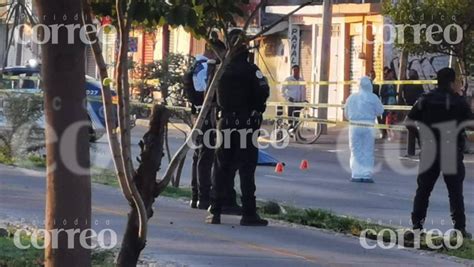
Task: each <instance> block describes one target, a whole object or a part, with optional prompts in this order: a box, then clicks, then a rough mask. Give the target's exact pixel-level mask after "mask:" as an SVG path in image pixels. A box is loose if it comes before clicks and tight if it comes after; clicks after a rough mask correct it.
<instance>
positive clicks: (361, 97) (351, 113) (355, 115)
mask: <svg viewBox="0 0 474 267" xmlns="http://www.w3.org/2000/svg"><path fill="white" fill-rule="evenodd" d="M382 113H383V105H382V102H381V101H380V99H379V98H378V97H377V96H376V95H375V94H374V93H373V85H372V81H371V80H370V79H369V77H362V78H361V79H360V82H359V91H358V92H354V93H352V94H351V96H350V97H349V98H348V99H347V103H346V106H345V109H344V114H345V116H346V118H347V119H349V120H350V121H361V122H374V121H375V118H376V117H377V116H380V115H382Z"/></svg>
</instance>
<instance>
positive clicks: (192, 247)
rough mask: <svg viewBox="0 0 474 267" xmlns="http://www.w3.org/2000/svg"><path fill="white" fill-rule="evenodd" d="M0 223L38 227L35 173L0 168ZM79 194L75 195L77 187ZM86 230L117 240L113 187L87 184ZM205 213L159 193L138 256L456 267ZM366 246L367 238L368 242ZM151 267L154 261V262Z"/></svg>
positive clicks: (199, 262)
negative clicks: (217, 220)
mask: <svg viewBox="0 0 474 267" xmlns="http://www.w3.org/2000/svg"><path fill="white" fill-rule="evenodd" d="M0 173H1V176H0V222H1V221H2V220H6V221H23V222H24V223H28V224H34V225H39V226H40V227H41V225H42V221H43V219H44V203H45V199H44V193H45V178H44V173H43V172H38V171H31V170H24V169H19V168H13V167H6V166H3V165H0ZM79 193H80V192H79ZM92 195H93V201H92V202H93V209H92V210H93V222H94V223H93V225H94V226H93V227H94V229H95V230H96V231H100V230H102V229H105V228H110V229H113V230H115V231H116V232H117V235H118V236H119V237H120V236H122V235H123V229H124V228H125V222H126V212H127V209H128V206H127V204H126V202H125V201H124V199H123V197H122V195H121V193H120V192H119V190H118V189H116V188H113V187H108V186H103V185H93V194H92ZM205 216H206V212H205V211H200V210H192V209H190V208H189V207H188V206H187V204H186V203H184V202H182V201H179V200H175V199H169V198H159V199H158V201H157V204H156V205H155V216H154V217H153V218H152V219H151V220H150V223H149V238H148V242H147V247H146V249H145V250H144V252H143V254H142V255H143V258H145V259H149V260H151V261H153V262H155V263H157V265H156V266H219V267H220V266H230V267H232V266H239V267H240V266H256V267H257V266H258V267H260V266H276V267H280V266H282V267H283V266H381V265H383V266H463V265H466V264H470V263H469V262H464V263H462V264H461V263H458V262H455V261H454V260H453V259H452V258H446V257H443V256H441V255H438V254H430V253H421V252H419V251H414V250H407V249H396V248H395V249H390V250H387V249H381V248H375V249H373V250H366V249H363V248H362V247H361V245H360V244H359V240H358V239H357V238H354V237H348V236H343V235H335V234H332V233H328V232H324V231H320V230H316V229H309V228H304V227H299V226H291V225H284V224H280V223H277V222H272V223H271V224H270V226H268V227H263V228H258V227H241V226H239V225H238V219H239V218H238V217H232V216H224V217H223V224H222V225H217V226H216V225H207V224H205V223H203V219H204V217H205ZM371 244H372V243H371ZM0 253H1V252H0ZM154 266H155V265H154Z"/></svg>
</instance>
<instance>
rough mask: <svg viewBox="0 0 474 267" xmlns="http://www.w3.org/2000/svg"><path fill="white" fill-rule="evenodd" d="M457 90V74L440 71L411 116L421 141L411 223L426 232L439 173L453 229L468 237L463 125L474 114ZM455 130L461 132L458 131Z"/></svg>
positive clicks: (446, 70)
mask: <svg viewBox="0 0 474 267" xmlns="http://www.w3.org/2000/svg"><path fill="white" fill-rule="evenodd" d="M457 87H458V86H457V84H456V73H455V72H454V70H453V69H451V68H445V69H442V70H440V71H439V72H438V88H437V89H435V90H433V91H431V92H429V93H427V94H425V95H423V96H422V97H421V98H420V99H419V100H418V101H417V102H416V103H415V105H414V107H413V109H412V110H411V111H410V113H409V114H408V118H409V120H410V121H412V122H413V121H415V122H416V123H417V126H418V127H417V129H418V131H419V134H420V139H421V156H420V173H419V176H418V180H417V182H418V189H417V190H416V196H415V200H414V205H413V212H412V223H413V228H414V229H415V230H417V229H419V230H421V229H422V228H423V223H424V221H425V218H426V211H427V209H428V201H429V197H430V194H431V192H432V190H433V187H434V185H435V183H436V180H437V179H438V177H439V175H440V173H443V177H444V181H445V183H446V186H447V188H448V192H449V204H450V209H451V217H452V220H453V222H454V228H455V229H457V230H459V231H460V232H461V233H462V234H463V235H464V237H469V236H470V234H468V233H467V232H466V216H465V214H464V198H463V181H464V177H465V174H466V173H465V167H464V163H463V159H464V155H463V148H464V145H465V144H464V142H465V139H464V138H463V135H464V132H465V129H464V127H460V124H462V123H465V122H466V121H468V120H471V119H472V112H471V108H470V106H469V105H468V104H467V102H466V100H465V98H463V97H462V96H460V95H459V94H458V93H457V91H458V90H457V89H458V88H457ZM411 127H414V125H412V126H411ZM456 128H462V129H461V130H460V131H456ZM412 129H413V128H412Z"/></svg>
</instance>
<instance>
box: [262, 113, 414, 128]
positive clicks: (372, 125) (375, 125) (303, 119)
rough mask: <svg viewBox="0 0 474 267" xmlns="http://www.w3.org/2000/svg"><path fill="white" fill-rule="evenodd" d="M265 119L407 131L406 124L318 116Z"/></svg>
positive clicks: (271, 117)
mask: <svg viewBox="0 0 474 267" xmlns="http://www.w3.org/2000/svg"><path fill="white" fill-rule="evenodd" d="M263 118H264V119H266V120H275V119H282V120H297V121H308V122H317V123H321V124H333V125H337V126H357V127H361V128H375V129H381V130H395V131H406V130H407V129H406V127H405V126H404V125H385V124H375V123H374V124H370V123H358V122H348V121H332V120H326V119H318V118H313V117H311V118H301V117H288V116H268V115H264V116H263Z"/></svg>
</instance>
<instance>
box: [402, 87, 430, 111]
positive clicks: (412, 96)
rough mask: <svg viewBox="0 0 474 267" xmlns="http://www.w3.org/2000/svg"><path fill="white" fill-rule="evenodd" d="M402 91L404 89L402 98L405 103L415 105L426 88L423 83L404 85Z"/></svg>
mask: <svg viewBox="0 0 474 267" xmlns="http://www.w3.org/2000/svg"><path fill="white" fill-rule="evenodd" d="M401 91H402V92H401V93H402V96H401V98H402V101H403V104H405V105H410V106H413V105H414V104H415V103H416V101H417V100H418V98H420V97H421V95H423V93H424V92H425V90H424V89H423V85H421V84H407V85H403V87H402V90H401Z"/></svg>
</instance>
